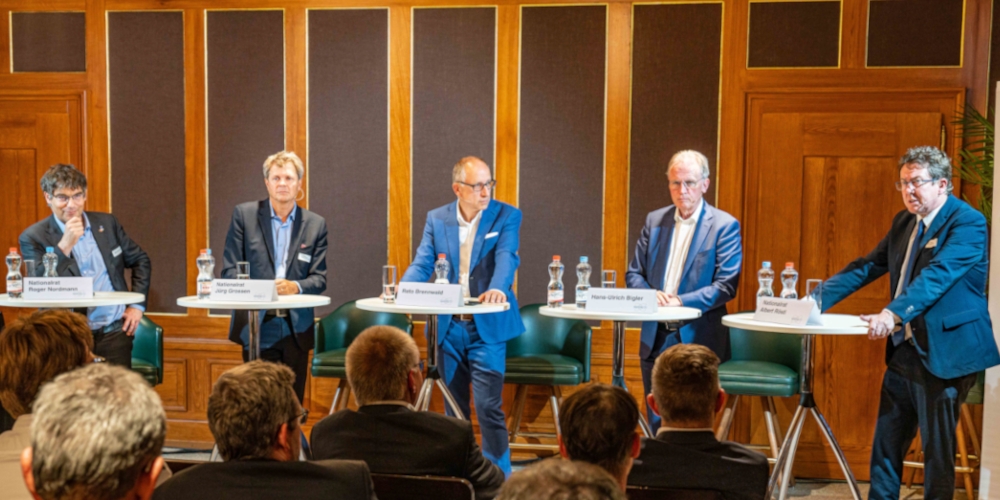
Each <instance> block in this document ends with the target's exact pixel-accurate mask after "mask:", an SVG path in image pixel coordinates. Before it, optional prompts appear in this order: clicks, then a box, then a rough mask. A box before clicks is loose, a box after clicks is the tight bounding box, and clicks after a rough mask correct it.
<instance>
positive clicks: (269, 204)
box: [267, 200, 299, 221]
mask: <svg viewBox="0 0 1000 500" xmlns="http://www.w3.org/2000/svg"><path fill="white" fill-rule="evenodd" d="M267 207H268V208H270V209H271V219H278V220H279V221H280V220H281V217H278V214H276V213H274V205H272V204H271V200H267ZM297 208H299V207H295V208H293V209H292V212H291V213H289V214H288V219H289V220H293V221H294V220H295V212H298V210H296V209H297Z"/></svg>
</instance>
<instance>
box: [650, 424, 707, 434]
mask: <svg viewBox="0 0 1000 500" xmlns="http://www.w3.org/2000/svg"><path fill="white" fill-rule="evenodd" d="M665 432H713V433H714V432H715V430H713V429H712V428H711V427H697V428H693V429H689V428H680V427H667V426H665V425H661V426H660V428H659V429H657V431H656V435H657V436H659V435H660V434H663V433H665Z"/></svg>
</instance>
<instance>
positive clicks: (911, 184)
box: [895, 179, 934, 191]
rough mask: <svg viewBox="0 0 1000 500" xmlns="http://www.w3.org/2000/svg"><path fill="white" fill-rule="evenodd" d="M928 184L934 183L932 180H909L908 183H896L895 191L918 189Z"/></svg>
mask: <svg viewBox="0 0 1000 500" xmlns="http://www.w3.org/2000/svg"><path fill="white" fill-rule="evenodd" d="M929 182H934V179H910V180H908V181H896V183H895V186H896V191H903V190H907V189H910V188H913V189H920V186H923V185H924V184H927V183H929Z"/></svg>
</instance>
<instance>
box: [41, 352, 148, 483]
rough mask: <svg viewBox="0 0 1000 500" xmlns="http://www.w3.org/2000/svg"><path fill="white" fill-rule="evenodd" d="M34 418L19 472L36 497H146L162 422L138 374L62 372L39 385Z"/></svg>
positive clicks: (102, 367) (104, 369) (102, 369)
mask: <svg viewBox="0 0 1000 500" xmlns="http://www.w3.org/2000/svg"><path fill="white" fill-rule="evenodd" d="M32 415H33V419H34V420H33V422H32V425H31V447H30V448H27V449H25V450H24V453H23V454H22V455H21V470H22V472H23V473H24V481H25V484H27V486H28V490H29V491H31V493H32V495H33V496H34V497H35V498H36V499H44V500H83V499H86V500H118V499H126V498H127V499H148V498H150V497H151V496H152V494H153V487H154V486H155V485H156V478H157V476H159V474H160V470H161V469H162V468H163V458H162V457H160V453H161V452H162V450H163V439H164V436H165V435H166V432H167V417H166V415H165V414H164V412H163V406H162V404H161V402H160V397H159V396H157V395H156V392H155V391H154V390H153V389H152V388H151V387H150V386H149V384H148V383H147V382H146V381H145V380H144V379H143V378H142V377H141V376H139V375H138V374H136V373H134V372H132V371H131V370H128V369H125V368H122V367H119V366H111V365H107V364H92V365H88V366H86V367H84V368H80V369H78V370H74V371H71V372H69V373H64V374H62V375H60V376H58V377H56V379H55V380H54V381H52V382H51V383H49V384H46V385H45V386H43V387H42V390H41V391H40V392H39V394H38V398H37V399H36V400H35V411H34V413H33V414H32Z"/></svg>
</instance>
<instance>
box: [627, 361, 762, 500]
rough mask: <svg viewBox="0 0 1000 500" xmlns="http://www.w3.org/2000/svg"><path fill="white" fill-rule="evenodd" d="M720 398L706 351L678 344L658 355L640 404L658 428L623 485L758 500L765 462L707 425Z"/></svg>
mask: <svg viewBox="0 0 1000 500" xmlns="http://www.w3.org/2000/svg"><path fill="white" fill-rule="evenodd" d="M725 399H726V395H725V392H723V390H722V388H721V387H720V386H719V358H718V356H716V355H715V353H713V352H712V351H711V350H709V349H708V348H706V347H704V346H700V345H694V344H678V345H675V346H673V347H671V348H669V349H667V350H666V351H664V352H663V354H660V356H659V357H658V358H657V359H656V364H655V365H654V366H653V393H652V394H650V395H649V396H648V397H647V398H646V404H647V405H648V406H649V407H650V408H651V409H652V410H653V411H654V412H656V413H657V414H659V415H660V416H661V417H663V425H662V426H661V427H660V429H659V431H657V433H656V437H654V438H646V439H643V441H642V451H641V452H640V454H639V459H638V460H636V461H635V464H634V465H633V466H632V472H631V474H629V477H628V484H630V485H636V486H653V487H658V488H677V489H695V490H716V491H719V492H721V493H722V495H723V497H724V498H726V499H727V500H761V499H763V498H764V494H765V493H766V490H767V480H768V465H767V457H765V456H764V455H762V454H760V453H757V452H756V451H753V450H750V449H748V448H746V447H744V446H742V445H739V444H736V443H731V442H728V441H723V442H719V441H718V440H716V439H715V433H714V431H713V430H712V424H713V421H714V416H715V413H716V412H718V411H719V410H720V409H722V406H723V404H724V402H725Z"/></svg>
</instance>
